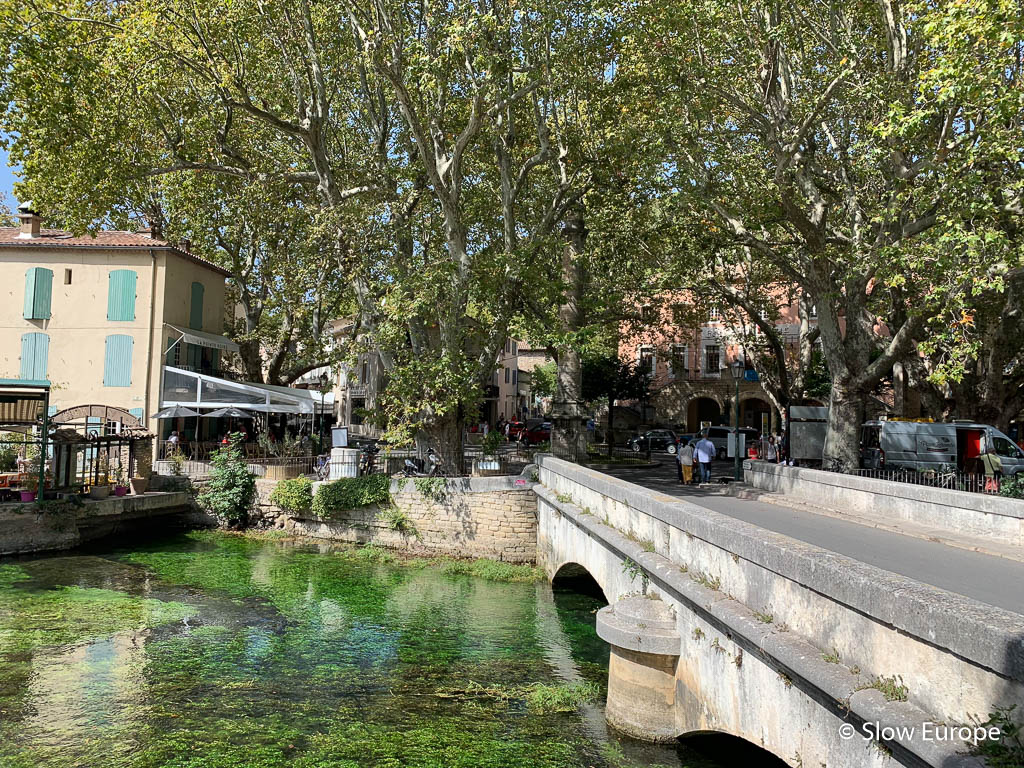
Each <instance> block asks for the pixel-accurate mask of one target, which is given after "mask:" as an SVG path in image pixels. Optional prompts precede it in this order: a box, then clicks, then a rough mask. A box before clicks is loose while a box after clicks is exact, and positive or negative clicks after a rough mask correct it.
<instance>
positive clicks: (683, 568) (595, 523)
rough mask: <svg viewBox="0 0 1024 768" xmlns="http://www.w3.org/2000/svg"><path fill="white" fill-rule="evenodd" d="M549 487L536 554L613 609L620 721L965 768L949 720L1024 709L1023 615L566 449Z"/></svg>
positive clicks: (836, 755)
mask: <svg viewBox="0 0 1024 768" xmlns="http://www.w3.org/2000/svg"><path fill="white" fill-rule="evenodd" d="M539 481H540V482H539V484H538V485H537V486H536V492H537V495H538V504H537V515H538V535H537V553H538V554H537V556H538V564H539V565H540V566H541V567H543V568H544V569H545V570H546V572H547V574H548V576H549V577H551V578H552V579H557V578H559V577H562V576H578V575H582V574H583V573H584V572H585V573H586V574H589V575H590V576H591V577H592V578H593V579H594V580H595V581H596V582H597V584H598V585H599V586H600V588H601V589H602V591H603V592H604V595H605V597H606V599H607V600H608V602H609V603H610V605H609V606H608V607H607V608H604V609H602V610H601V611H600V612H599V613H598V618H597V623H598V632H599V634H601V636H602V637H603V638H604V639H605V640H607V641H608V642H609V643H610V644H611V646H612V651H611V660H610V664H609V685H608V703H607V707H606V716H607V718H608V720H609V722H610V723H611V724H612V725H613V726H615V727H616V728H618V729H619V730H621V731H624V732H626V733H628V734H630V735H633V736H636V737H639V738H643V739H648V740H656V741H669V740H674V739H676V738H680V737H685V736H689V735H696V734H706V733H724V734H729V735H731V736H734V737H738V738H740V739H744V740H746V741H748V742H751V743H753V744H755V745H758V746H760V747H762V748H764V749H765V750H767V751H769V752H771V753H773V754H774V755H776V756H778V757H779V758H781V759H782V760H783V761H785V762H786V763H788V764H789V765H793V766H803V767H804V768H819V767H820V766H827V768H863V767H864V766H879V767H881V766H892V765H905V766H941V767H942V768H952V767H953V766H980V765H982V763H981V762H980V760H979V759H978V758H974V757H970V756H969V755H968V754H967V752H968V745H967V744H965V743H964V741H963V740H962V739H960V738H957V737H958V736H962V735H965V734H964V733H962V732H957V731H954V730H953V729H954V727H956V726H961V725H964V724H971V725H973V724H975V723H977V722H979V721H981V722H984V721H987V720H988V718H989V715H990V713H992V712H994V711H995V710H997V709H1000V708H1008V707H1011V706H1013V705H1016V706H1017V709H1016V710H1015V711H1014V713H1013V715H1012V717H1013V719H1014V720H1016V721H1018V722H1019V721H1020V720H1021V719H1022V716H1024V617H1021V616H1019V615H1017V614H1015V613H1011V612H1008V611H1004V610H1000V609H997V608H993V607H991V606H988V605H985V604H982V603H979V602H976V601H972V600H970V599H968V598H966V597H962V596H960V595H956V594H952V593H949V592H945V591H943V590H940V589H936V588H934V587H931V586H927V585H924V584H921V583H918V582H915V581H912V580H910V579H907V578H904V577H902V576H897V575H895V574H893V573H890V572H888V571H883V570H881V569H878V568H875V567H873V566H869V565H866V564H864V563H861V562H858V561H856V560H852V559H850V558H848V557H844V556H842V555H838V554H835V553H833V552H829V551H826V550H823V549H820V548H818V547H815V546H812V545H809V544H805V543H803V542H800V541H796V540H793V539H790V538H787V537H785V536H781V535H778V534H775V533H772V532H769V531H766V530H763V529H761V528H758V527H756V526H753V525H750V524H748V523H744V522H742V521H739V520H735V519H732V518H729V517H726V516H723V515H719V514H717V513H715V512H712V511H709V510H707V509H704V508H702V507H698V506H695V505H692V504H688V503H687V502H685V501H681V500H679V499H675V498H672V497H669V496H665V495H663V494H659V493H657V492H654V491H650V490H647V489H645V488H641V487H639V486H636V485H633V484H631V483H628V482H625V481H623V480H619V479H616V478H613V477H609V476H608V475H604V474H602V473H600V472H596V471H594V470H589V469H586V468H583V467H580V466H577V465H574V464H571V463H568V462H565V461H561V460H559V459H555V458H551V457H544V458H542V459H541V460H540V469H539ZM1022 588H1024V586H1022ZM888 729H892V730H888ZM851 734H852V735H851Z"/></svg>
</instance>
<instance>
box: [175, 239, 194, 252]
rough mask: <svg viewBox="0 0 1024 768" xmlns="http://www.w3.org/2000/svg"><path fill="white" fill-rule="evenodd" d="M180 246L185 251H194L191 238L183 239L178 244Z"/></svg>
mask: <svg viewBox="0 0 1024 768" xmlns="http://www.w3.org/2000/svg"><path fill="white" fill-rule="evenodd" d="M178 247H179V248H180V249H181V250H183V251H184V252H185V253H192V241H191V240H182V241H181V242H180V243H179V244H178Z"/></svg>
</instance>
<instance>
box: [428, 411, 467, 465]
mask: <svg viewBox="0 0 1024 768" xmlns="http://www.w3.org/2000/svg"><path fill="white" fill-rule="evenodd" d="M464 426H465V420H464V419H463V418H462V417H461V416H460V415H459V414H457V413H451V414H445V415H444V416H438V417H436V418H435V419H434V420H433V422H432V423H431V424H430V426H428V427H426V428H425V429H424V430H423V432H422V433H421V434H419V435H417V438H416V443H417V447H418V448H419V450H420V452H421V453H423V454H426V449H427V448H433V449H434V451H435V453H437V455H438V456H439V457H440V458H441V461H442V462H443V465H444V469H445V471H446V472H447V473H450V474H455V475H464V474H465V475H468V474H469V469H470V467H464V466H462V432H463V429H464Z"/></svg>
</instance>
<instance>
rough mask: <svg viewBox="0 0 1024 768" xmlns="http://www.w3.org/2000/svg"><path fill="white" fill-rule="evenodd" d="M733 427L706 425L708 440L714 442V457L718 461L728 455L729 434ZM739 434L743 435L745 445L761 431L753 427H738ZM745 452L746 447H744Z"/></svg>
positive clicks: (756, 437) (753, 439) (759, 434)
mask: <svg viewBox="0 0 1024 768" xmlns="http://www.w3.org/2000/svg"><path fill="white" fill-rule="evenodd" d="M733 429H734V427H708V429H707V435H708V440H710V441H711V442H712V443H714V444H715V458H717V459H718V460H719V461H722V460H724V459H727V458H728V457H729V434H730V433H731V432H732V431H733ZM740 434H741V435H743V439H744V440H745V441H746V443H745V445H746V446H749V445H750V444H751V443H752V442H754V441H755V440H757V439H758V438H759V437H760V436H761V433H760V432H759V431H758V430H756V429H754V428H753V427H740ZM745 452H746V448H744V453H745Z"/></svg>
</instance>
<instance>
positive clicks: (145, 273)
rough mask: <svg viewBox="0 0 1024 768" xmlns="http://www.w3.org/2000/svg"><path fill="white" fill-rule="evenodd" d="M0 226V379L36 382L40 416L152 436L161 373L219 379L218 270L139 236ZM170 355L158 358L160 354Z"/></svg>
mask: <svg viewBox="0 0 1024 768" xmlns="http://www.w3.org/2000/svg"><path fill="white" fill-rule="evenodd" d="M19 218H20V219H21V227H20V228H0V299H2V300H0V377H6V378H20V379H26V380H33V379H48V380H49V381H50V382H51V383H52V385H53V393H52V396H51V399H50V403H51V412H52V413H51V415H55V414H61V415H62V420H65V421H68V422H75V421H80V420H86V421H87V422H88V423H92V424H97V425H99V424H103V426H104V427H107V428H117V429H119V428H120V426H128V427H137V426H142V427H144V428H146V429H147V430H148V431H151V432H157V431H158V426H159V425H158V423H157V421H156V420H154V419H153V418H152V417H153V414H155V413H156V412H157V411H158V410H159V409H160V408H161V407H162V405H163V400H165V398H164V397H163V396H162V389H161V387H162V385H163V379H164V373H165V371H164V368H165V366H173V367H178V368H181V369H183V370H194V371H197V372H205V373H208V374H210V375H217V374H218V373H219V370H218V369H219V355H220V353H221V352H222V351H223V350H232V349H237V347H236V346H235V345H234V343H233V342H231V341H230V340H229V339H227V338H225V337H224V336H223V335H222V334H223V331H224V280H225V278H226V277H228V276H229V273H228V272H227V271H225V270H224V269H221V268H220V267H218V266H216V265H214V264H211V263H210V262H208V261H205V260H203V259H201V258H199V257H198V256H195V255H193V254H191V253H189V251H188V248H187V246H182V247H176V246H174V245H172V244H171V243H169V242H167V241H165V240H161V239H158V238H155V237H153V236H152V235H151V233H149V232H114V231H103V232H99V233H97V234H96V235H95V236H92V235H83V236H75V235H72V234H71V233H69V232H64V231H60V230H53V229H43V228H42V227H41V220H40V217H39V216H38V215H36V214H35V213H33V212H31V211H30V210H28V209H26V208H24V207H23V209H22V211H21V213H20V214H19ZM168 350H170V351H168Z"/></svg>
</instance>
